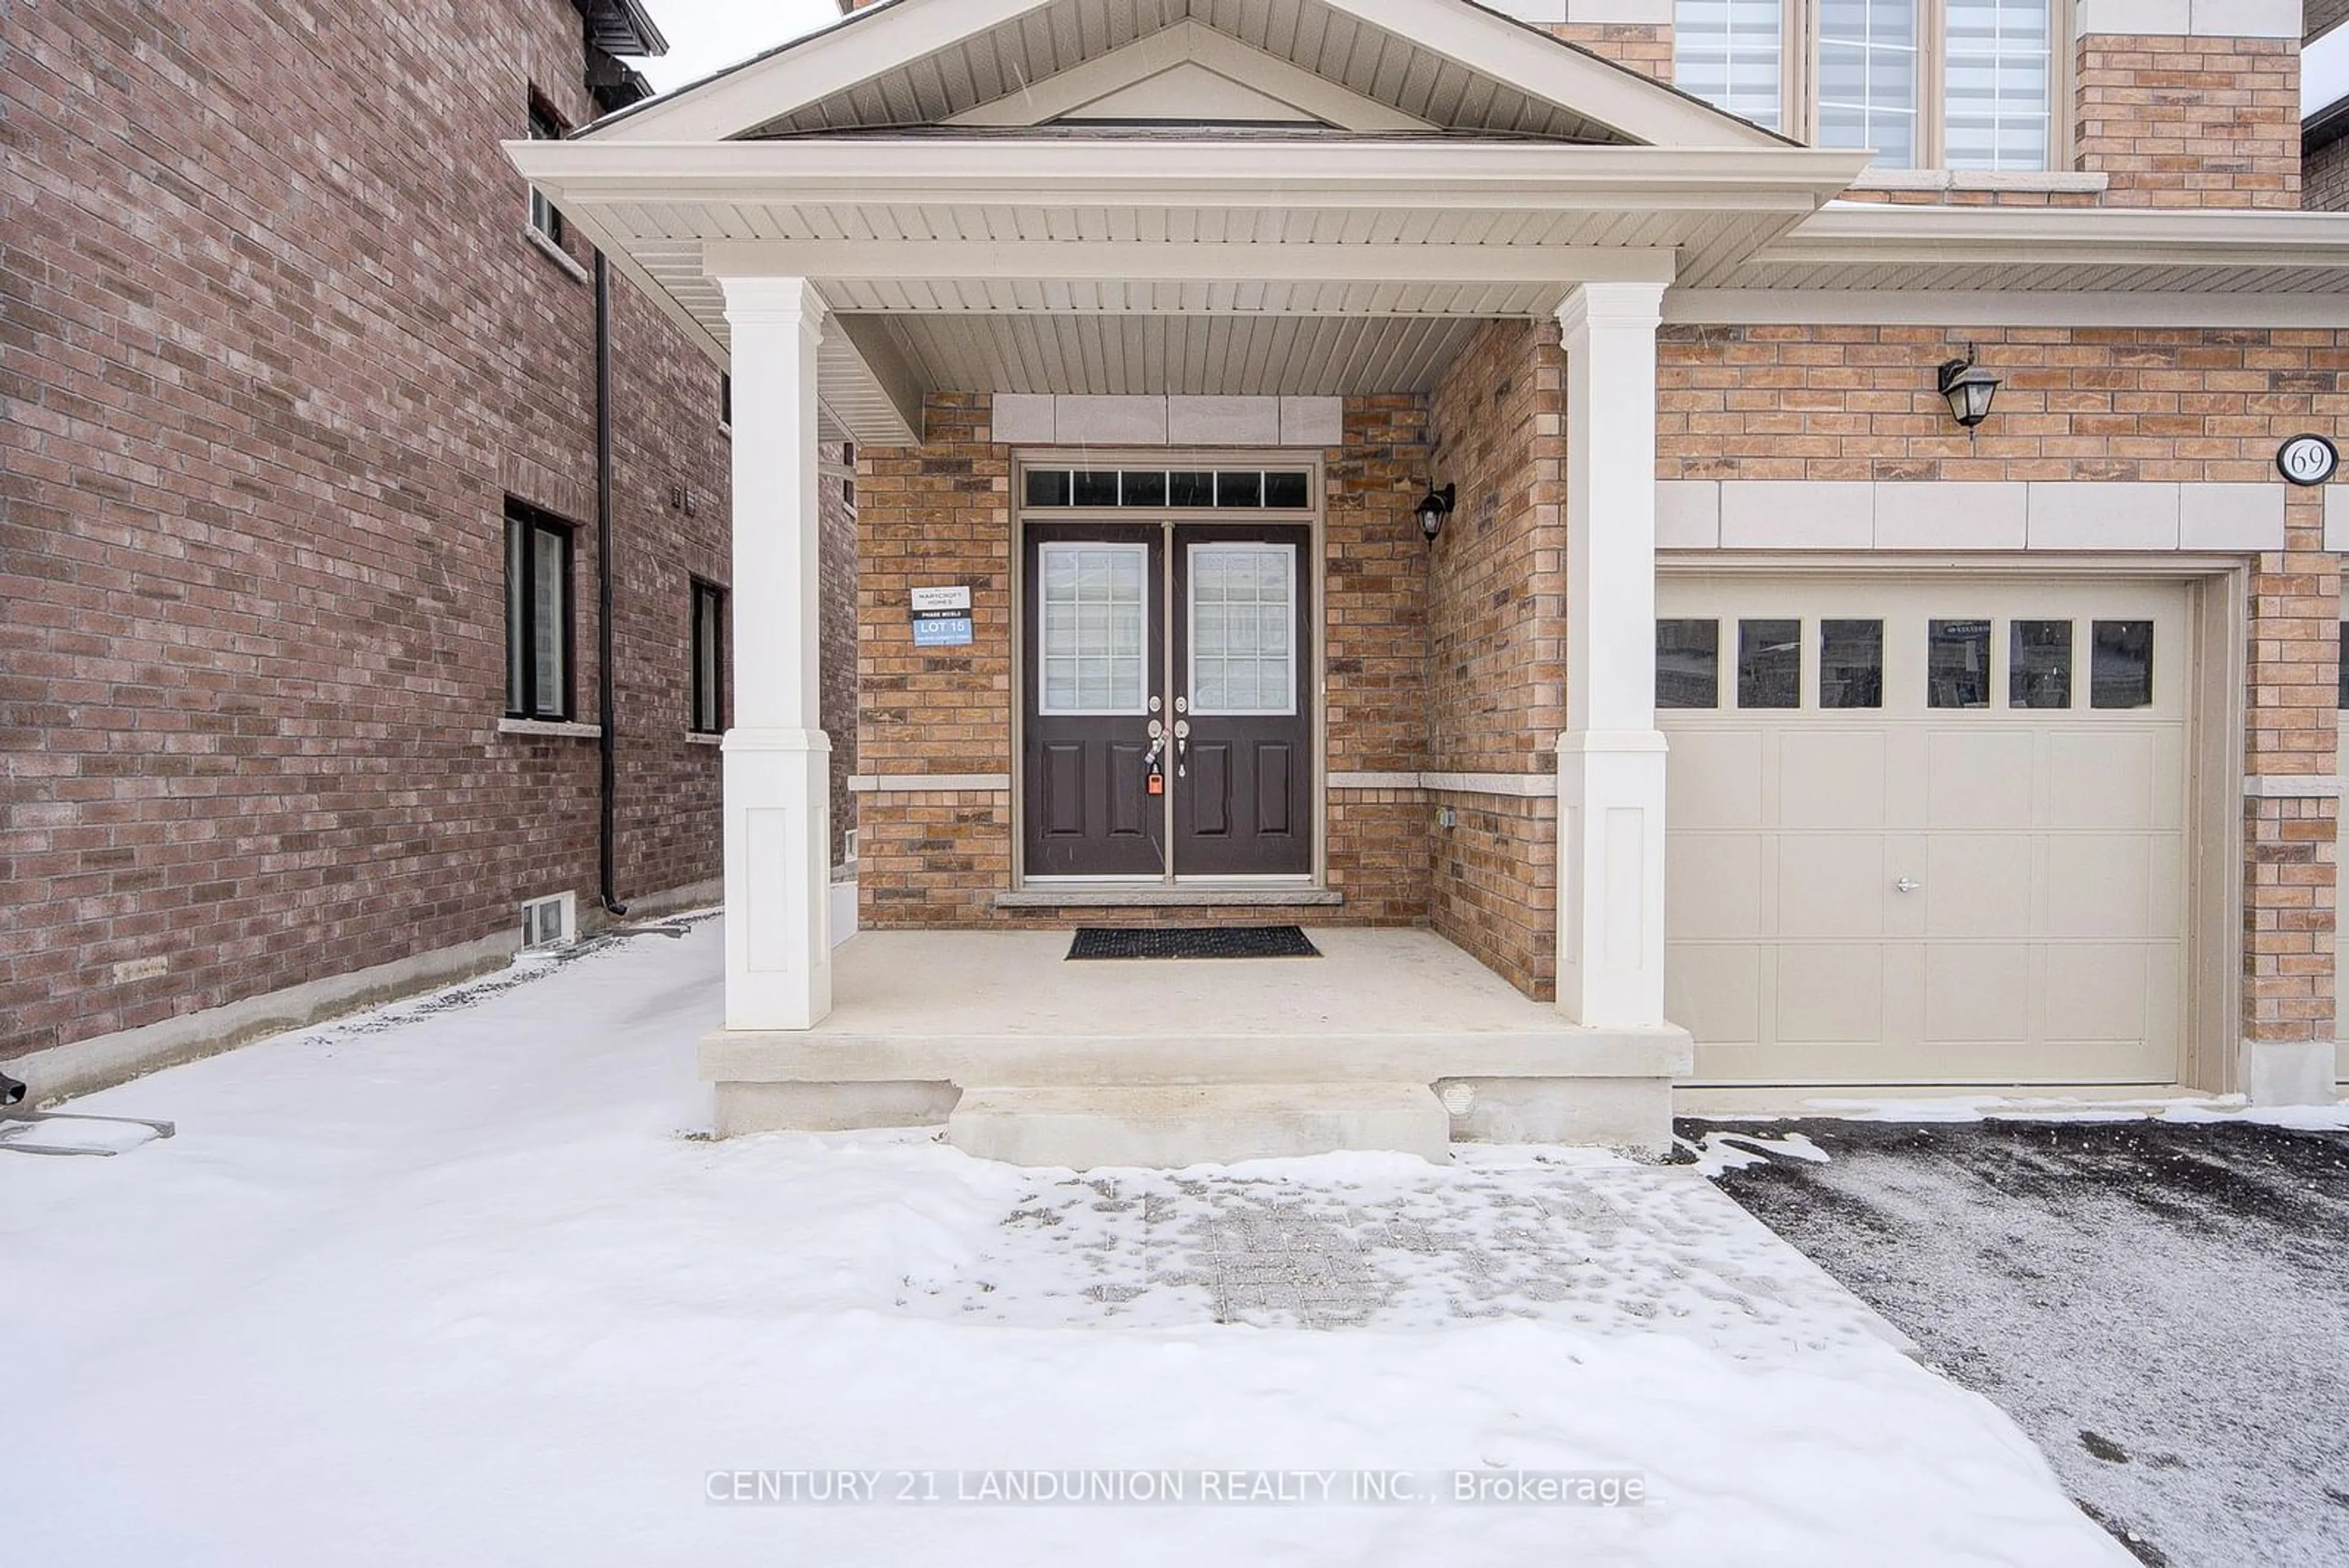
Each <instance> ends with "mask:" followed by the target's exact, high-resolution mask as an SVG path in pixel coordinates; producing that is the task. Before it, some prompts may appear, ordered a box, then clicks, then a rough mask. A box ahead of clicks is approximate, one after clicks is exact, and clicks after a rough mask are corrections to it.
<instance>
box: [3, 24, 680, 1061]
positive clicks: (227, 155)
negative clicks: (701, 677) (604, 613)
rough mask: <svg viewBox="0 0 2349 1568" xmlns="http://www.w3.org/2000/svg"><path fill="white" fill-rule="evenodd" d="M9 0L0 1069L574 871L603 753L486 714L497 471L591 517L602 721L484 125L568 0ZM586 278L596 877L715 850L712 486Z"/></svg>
mask: <svg viewBox="0 0 2349 1568" xmlns="http://www.w3.org/2000/svg"><path fill="white" fill-rule="evenodd" d="M5 9H6V16H7V21H6V25H5V33H6V39H5V48H0V118H5V123H6V126H7V131H6V142H7V149H8V156H7V157H6V159H5V161H0V211H5V214H6V216H5V220H4V221H0V600H5V604H0V756H5V771H0V909H5V911H6V914H5V919H0V1060H6V1059H9V1058H12V1057H14V1056H16V1055H17V1054H21V1053H24V1052H27V1051H33V1050H38V1049H42V1048H44V1047H47V1046H50V1045H53V1044H59V1043H61V1042H67V1041H72V1040H76V1039H81V1038H85V1037H88V1036H91V1035H96V1034H101V1033H109V1032H112V1031H115V1030H119V1029H123V1028H128V1027H132V1026H136V1025H140V1024H146V1023H155V1022H158V1021H160V1020H162V1019H166V1018H169V1017H172V1016H175V1015H178V1014H183V1013H187V1012H195V1011H198V1010H201V1009H203V1008H208V1007H212V1006H216V1005H219V1004H222V1003H224V1002H231V1001H234V1000H238V999H241V998H244V997H249V996H253V995H256V994H259V993H262V992H269V991H273V990H276V989H279V988H282V987H285V986H289V985H294V984H297V983H301V982H304V981H314V980H319V979H324V978H327V977H330V976H333V975H336V974H340V973H344V972H347V971H351V970H354V969H357V968H360V967H363V966H366V965H370V964H377V963H382V962H386V961H392V960H396V959H400V958H405V957H409V956H411V955H415V954H419V953H422V952H426V951H429V950H434V949H439V948H445V947H448V946H451V945H453V944H456V943H460V942H465V941H470V940H475V939H478V938H481V937H483V936H486V935H489V934H491V933H493V932H495V931H499V930H502V929H512V927H513V926H514V925H515V924H516V922H517V919H518V917H517V909H516V906H517V904H518V903H519V901H520V900H521V899H523V898H527V897H534V896H538V895H542V894H549V893H556V892H561V891H564V890H565V889H570V890H575V891H577V892H578V893H580V894H581V896H582V901H583V904H587V905H592V903H593V901H594V894H595V884H596V834H597V822H596V815H597V813H596V804H597V773H598V759H597V755H596V747H595V742H592V741H583V740H573V739H564V740H535V739H531V740H525V739H517V738H512V737H502V736H500V735H499V734H498V733H497V723H498V720H499V717H500V716H501V715H502V713H503V711H504V706H505V704H504V673H503V672H504V620H503V617H504V604H503V586H502V585H503V562H502V526H503V524H502V505H503V497H504V496H505V495H506V494H507V493H517V494H519V495H521V496H522V497H523V499H526V500H529V501H532V502H534V503H537V504H541V505H543V506H545V507H547V508H549V509H550V510H553V511H554V512H556V513H558V514H561V515H563V516H564V518H566V519H567V520H569V521H571V522H573V523H574V524H577V525H578V533H577V535H576V546H577V557H576V566H575V570H574V576H573V585H572V586H573V589H574V597H575V599H576V602H577V604H578V606H579V608H580V614H579V615H578V617H577V625H576V632H577V649H578V655H579V657H578V659H577V663H576V666H575V668H574V695H575V699H576V701H577V704H578V708H579V711H580V712H581V713H582V715H583V716H585V717H592V716H593V715H594V713H595V678H596V657H595V649H596V631H597V628H596V618H595V465H594V439H593V388H594V379H593V372H592V353H593V344H594V335H593V311H594V299H593V293H592V290H591V289H590V288H589V287H588V286H586V285H585V284H582V283H580V282H578V281H576V280H575V279H574V278H573V277H572V276H570V275H567V274H566V273H564V271H562V270H561V269H559V268H558V267H557V265H555V264H554V262H553V261H552V260H550V259H549V258H548V257H547V256H545V255H543V254H541V253H539V252H538V251H537V250H535V249H533V247H532V246H531V245H530V244H527V243H526V242H525V241H524V240H523V223H524V213H525V198H524V191H523V183H522V182H521V180H520V178H519V177H518V176H517V175H516V174H515V173H514V171H513V170H512V167H511V166H510V165H509V164H507V162H506V161H505V160H504V158H503V155H502V153H501V152H500V151H499V149H498V145H497V144H498V142H499V140H501V139H503V138H509V137H514V136H519V135H522V134H523V133H524V132H525V130H526V129H527V119H526V105H527V98H528V93H529V90H530V88H532V86H533V84H534V85H535V86H536V87H537V88H539V89H540V90H541V91H543V93H545V94H546V95H547V96H548V97H549V98H550V99H553V101H554V106H555V107H556V108H557V109H560V110H561V111H562V112H564V113H565V114H567V115H569V116H570V117H572V118H573V119H574V120H579V121H584V120H585V119H589V118H591V117H592V114H593V112H594V111H593V109H592V106H591V104H590V102H589V100H588V99H587V97H586V95H585V91H584V89H583V88H582V86H581V80H582V75H583V71H584V68H585V62H584V60H583V57H582V45H581V33H580V21H579V16H578V12H577V11H576V9H575V8H574V6H572V5H570V4H569V3H568V0H492V3H489V4H484V5H476V6H471V7H469V8H468V9H467V11H466V13H465V23H464V26H465V32H466V47H463V48H461V49H451V48H449V47H446V41H445V39H444V38H443V37H441V36H440V35H439V34H438V33H436V32H435V31H434V30H433V29H432V28H430V27H427V26H420V25H419V23H418V20H417V18H416V16H415V15H414V13H413V10H412V8H411V7H408V6H404V5H394V4H391V3H390V0H337V3H336V5H333V6H331V7H328V8H326V11H324V12H319V11H317V10H316V8H313V11H310V12H303V13H300V14H298V15H296V14H294V13H290V12H288V11H287V9H286V8H285V7H283V6H278V5H264V4H262V3H260V0H188V3H186V4H179V5H169V6H161V5H149V4H140V3H134V0H76V3H74V4H70V5H67V4H54V3H34V0H17V3H16V4H15V5H10V6H7V7H6V8H5ZM387 83H394V84H398V86H397V89H396V90H388V89H387V87H386V84H387ZM574 254H575V255H576V256H577V257H579V258H580V259H582V260H584V259H585V251H584V249H581V248H580V247H578V246H577V245H576V244H575V243H574ZM614 311H615V340H616V353H615V356H614V359H615V365H616V430H615V438H616V476H615V477H616V534H615V544H616V565H617V566H618V570H617V572H616V589H615V597H616V625H615V628H614V631H615V643H616V677H617V687H618V698H619V701H620V703H621V722H620V724H619V727H618V728H619V737H620V738H619V770H620V781H621V782H620V813H621V817H620V821H621V830H622V838H621V858H620V867H619V870H620V877H619V880H620V892H621V896H622V897H623V898H629V897H632V896H635V895H638V894H642V893H647V892H654V891H660V890H665V889H667V888H675V887H678V886H679V885H682V884H687V883H692V882H697V881H701V880H704V879H707V878H709V877H715V876H716V875H717V874H718V869H719V858H718V815H717V813H718V788H719V756H718V753H717V750H716V748H714V747H709V746H701V745H695V744H692V743H691V742H688V740H687V739H686V729H687V722H688V711H687V704H686V699H685V684H686V680H687V677H688V664H687V624H688V597H687V591H686V576H687V574H688V572H698V573H701V574H702V575H704V576H711V577H714V578H715V579H717V580H719V581H723V580H724V578H725V576H726V572H725V556H726V549H725V540H726V498H727V484H726V460H725V455H724V449H723V442H722V438H721V437H720V436H719V433H718V430H717V417H718V376H717V371H716V369H714V367H712V365H711V364H710V363H709V360H707V359H706V358H702V357H700V356H699V355H698V354H697V353H694V352H692V351H691V350H689V349H688V348H686V347H685V345H684V344H683V343H682V342H681V340H680V339H679V338H678V335H677V334H676V332H675V331H674V329H673V328H672V327H669V326H668V325H667V322H666V319H665V318H664V317H661V316H660V315H659V314H658V313H657V311H656V310H655V309H654V307H653V306H651V305H650V304H648V303H647V302H646V301H644V300H643V299H642V298H640V297H639V296H637V295H636V292H635V291H634V290H632V289H630V288H628V287H626V286H616V288H615V290H614ZM680 487H685V488H689V489H690V491H691V493H692V494H693V497H694V501H695V504H694V506H693V509H692V510H691V511H690V512H688V510H687V509H686V508H685V507H684V505H683V504H682V497H681V496H678V504H674V505H673V504H672V496H673V494H676V493H677V491H678V489H679V488H680ZM158 957H160V958H162V959H165V960H167V961H168V962H169V966H170V967H169V971H168V972H167V973H165V974H163V975H160V976H158V977H155V978H151V979H142V980H137V981H117V980H116V978H115V969H114V966H115V965H116V964H118V963H119V962H123V961H131V960H144V959H150V958H158Z"/></svg>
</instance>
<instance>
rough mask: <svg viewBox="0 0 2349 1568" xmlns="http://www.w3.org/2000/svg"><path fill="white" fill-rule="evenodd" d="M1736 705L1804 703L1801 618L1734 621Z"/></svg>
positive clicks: (1787, 706) (1796, 705)
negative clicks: (1735, 630) (1735, 635)
mask: <svg viewBox="0 0 2349 1568" xmlns="http://www.w3.org/2000/svg"><path fill="white" fill-rule="evenodd" d="M1737 705H1738V706H1739V707H1740V708H1777V709H1785V708H1799V707H1801V706H1802V705H1803V623H1802V622H1801V621H1799V620H1741V621H1739V622H1738V623H1737Z"/></svg>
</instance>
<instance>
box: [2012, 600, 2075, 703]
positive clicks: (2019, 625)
mask: <svg viewBox="0 0 2349 1568" xmlns="http://www.w3.org/2000/svg"><path fill="white" fill-rule="evenodd" d="M2007 643H2008V647H2007V663H2006V705H2007V706H2008V707H2010V708H2040V709H2046V708H2069V707H2070V706H2071V705H2072V623H2071V622H2070V621H2068V620H2018V621H2015V622H2014V623H2013V625H2012V626H2011V627H2010V628H2009V632H2008V639H2007Z"/></svg>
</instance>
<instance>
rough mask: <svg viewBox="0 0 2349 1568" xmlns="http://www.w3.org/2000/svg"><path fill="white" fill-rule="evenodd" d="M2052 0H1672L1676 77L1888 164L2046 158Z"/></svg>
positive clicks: (2027, 162)
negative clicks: (1865, 151) (1869, 153)
mask: <svg viewBox="0 0 2349 1568" xmlns="http://www.w3.org/2000/svg"><path fill="white" fill-rule="evenodd" d="M2058 4H2059V0H1679V4H1678V6H1677V10H1676V14H1675V18H1674V33H1673V48H1674V55H1675V62H1674V71H1675V75H1676V78H1677V79H1678V83H1679V85H1680V86H1681V87H1682V88H1684V89H1685V90H1687V91H1689V92H1692V93H1694V94H1696V95H1697V96H1698V97H1700V98H1702V99H1707V100H1708V101H1710V102H1712V103H1714V104H1717V105H1719V106H1720V107H1721V108H1723V109H1727V110H1729V111H1730V112H1731V113H1733V114H1737V115H1742V116H1744V118H1746V119H1751V120H1753V121H1754V122H1755V123H1756V124H1759V125H1765V126H1768V127H1769V128H1770V129H1772V130H1784V131H1785V132H1786V133H1788V134H1789V135H1792V136H1795V137H1796V138H1797V139H1799V140H1806V141H1809V142H1812V143H1815V144H1816V145H1817V146H1821V147H1849V148H1867V149H1869V150H1872V151H1874V152H1875V154H1876V161H1877V162H1878V164H1880V165H1883V166H1885V167H1887V168H1894V169H2045V168H2047V167H2049V165H2050V164H2051V163H2052V162H2053V161H2054V151H2055V148H2054V116H2053V106H2054V98H2055V88H2056V55H2055V49H2054V24H2055V22H2056V20H2057V19H2058V17H2059V16H2060V15H2061V13H2060V12H2059V11H2058V10H2057V5H2058Z"/></svg>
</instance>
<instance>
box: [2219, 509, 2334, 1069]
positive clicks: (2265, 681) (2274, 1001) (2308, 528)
mask: <svg viewBox="0 0 2349 1568" xmlns="http://www.w3.org/2000/svg"><path fill="white" fill-rule="evenodd" d="M2284 520H2285V545H2286V547H2285V549H2284V550H2283V551H2282V552H2281V553H2278V554H2273V555H2265V556H2261V557H2260V560H2259V568H2258V570H2257V571H2256V572H2255V573H2254V574H2253V575H2252V577H2251V658H2250V668H2249V672H2248V677H2247V679H2248V683H2249V688H2250V711H2249V713H2248V715H2247V718H2246V721H2245V724H2244V739H2245V752H2246V756H2245V761H2244V768H2245V771H2246V772H2248V773H2251V774H2271V775H2285V776H2289V775H2294V774H2298V775H2302V776H2307V775H2314V776H2317V777H2324V776H2328V775H2330V774H2333V772H2334V770H2335V765H2336V763H2335V759H2336V753H2335V752H2334V749H2333V747H2334V741H2335V726H2336V723H2337V721H2338V718H2339V714H2338V712H2337V711H2336V708H2337V703H2338V701H2339V684H2338V680H2339V669H2338V660H2339V657H2340V646H2341V645H2340V621H2341V558H2340V557H2339V556H2333V555H2328V554H2326V553H2325V551H2324V505H2323V492H2322V491H2318V490H2296V491H2293V492H2292V493H2291V495H2290V499H2289V503H2288V505H2287V507H2286V510H2285V519H2284ZM2340 804H2341V803H2340V802H2339V801H2337V800H2246V801H2245V802H2244V803H2243V860H2244V866H2243V1034H2244V1037H2245V1038H2246V1039H2250V1040H2259V1041H2306V1040H2330V1039H2332V1038H2333V1009H2334V1005H2335V984H2336V979H2335V976H2334V973H2333V929H2334V922H2335V920H2336V919H2337V918H2338V909H2339V892H2338V888H2337V877H2338V872H2339V867H2338V865H2337V855H2336V850H2335V844H2336V839H2337V836H2338V832H2339V812H2340Z"/></svg>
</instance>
